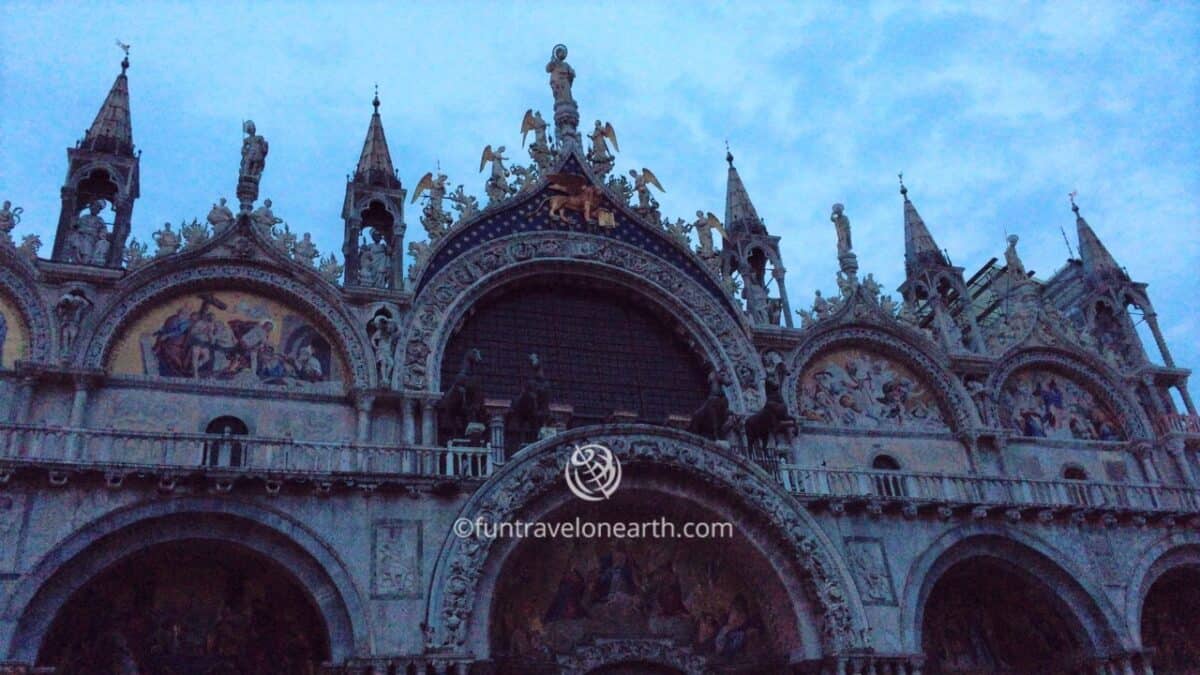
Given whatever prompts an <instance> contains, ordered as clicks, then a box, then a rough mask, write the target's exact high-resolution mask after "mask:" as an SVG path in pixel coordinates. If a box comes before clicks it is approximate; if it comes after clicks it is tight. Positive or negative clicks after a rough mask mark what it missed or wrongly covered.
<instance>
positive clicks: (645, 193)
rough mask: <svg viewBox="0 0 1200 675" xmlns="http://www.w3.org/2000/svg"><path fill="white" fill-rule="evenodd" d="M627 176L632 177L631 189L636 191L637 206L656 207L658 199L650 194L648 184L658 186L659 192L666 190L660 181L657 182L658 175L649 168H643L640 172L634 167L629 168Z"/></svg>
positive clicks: (649, 208)
mask: <svg viewBox="0 0 1200 675" xmlns="http://www.w3.org/2000/svg"><path fill="white" fill-rule="evenodd" d="M629 177H630V178H632V179H633V190H634V192H636V193H637V198H638V208H640V209H644V210H653V209H656V208H658V200H656V199H655V198H654V195H652V194H650V186H651V185H653V186H654V187H656V188H658V191H659V192H666V190H664V189H663V186H662V183H659V182H658V176H655V175H654V172H653V171H651V170H650V169H646V168H643V169H642V171H641V173H638V171H637V170H636V169H630V170H629Z"/></svg>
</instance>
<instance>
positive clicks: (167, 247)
mask: <svg viewBox="0 0 1200 675" xmlns="http://www.w3.org/2000/svg"><path fill="white" fill-rule="evenodd" d="M154 243H155V244H156V245H157V246H158V248H157V249H156V250H155V251H154V257H155V258H161V257H163V256H166V255H171V254H173V253H175V252H176V251H178V250H179V244H180V241H179V235H178V234H176V233H175V231H174V230H172V229H171V223H163V227H162V229H161V230H159V231H158V232H155V233H154Z"/></svg>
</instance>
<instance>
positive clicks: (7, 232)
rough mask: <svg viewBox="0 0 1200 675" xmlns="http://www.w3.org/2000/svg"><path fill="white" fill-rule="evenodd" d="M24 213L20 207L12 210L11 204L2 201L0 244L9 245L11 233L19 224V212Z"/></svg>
mask: <svg viewBox="0 0 1200 675" xmlns="http://www.w3.org/2000/svg"><path fill="white" fill-rule="evenodd" d="M22 211H24V209H22V208H21V207H19V206H18V207H17V208H15V209H14V208H13V207H12V202H10V201H9V200H7V199H6V200H4V206H3V207H2V208H0V243H5V244H11V243H13V240H12V231H13V228H15V227H16V226H17V225H18V224H20V222H21V212H22Z"/></svg>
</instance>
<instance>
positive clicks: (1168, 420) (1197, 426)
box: [1158, 415, 1200, 434]
mask: <svg viewBox="0 0 1200 675" xmlns="http://www.w3.org/2000/svg"><path fill="white" fill-rule="evenodd" d="M1158 429H1159V431H1160V432H1162V433H1164V434H1200V415H1159V416H1158Z"/></svg>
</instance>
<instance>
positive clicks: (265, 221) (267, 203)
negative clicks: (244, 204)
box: [250, 199, 283, 239]
mask: <svg viewBox="0 0 1200 675" xmlns="http://www.w3.org/2000/svg"><path fill="white" fill-rule="evenodd" d="M250 220H252V221H253V222H254V225H255V226H256V227H258V231H259V232H260V233H261V234H262V235H263V236H264V237H266V238H267V239H270V238H271V237H272V233H273V232H274V230H275V226H276V225H278V224H279V223H282V222H283V218H276V217H275V212H273V211H272V210H271V200H270V199H264V200H263V205H262V206H260V207H258V208H257V209H254V212H253V213H251V214H250Z"/></svg>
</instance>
